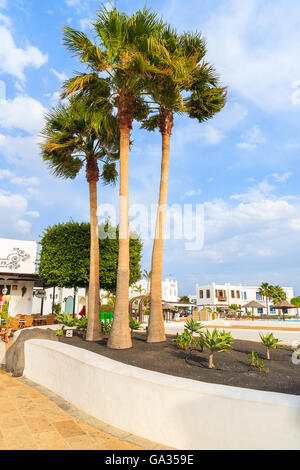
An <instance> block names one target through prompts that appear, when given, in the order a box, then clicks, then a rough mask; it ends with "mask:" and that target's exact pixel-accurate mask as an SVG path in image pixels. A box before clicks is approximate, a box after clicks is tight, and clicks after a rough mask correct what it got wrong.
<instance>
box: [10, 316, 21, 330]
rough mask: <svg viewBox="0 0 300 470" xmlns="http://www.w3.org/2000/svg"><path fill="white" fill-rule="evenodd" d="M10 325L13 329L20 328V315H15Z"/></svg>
mask: <svg viewBox="0 0 300 470" xmlns="http://www.w3.org/2000/svg"><path fill="white" fill-rule="evenodd" d="M10 327H11V329H12V331H13V332H14V331H18V330H19V329H20V323H19V318H18V317H13V318H11V320H10Z"/></svg>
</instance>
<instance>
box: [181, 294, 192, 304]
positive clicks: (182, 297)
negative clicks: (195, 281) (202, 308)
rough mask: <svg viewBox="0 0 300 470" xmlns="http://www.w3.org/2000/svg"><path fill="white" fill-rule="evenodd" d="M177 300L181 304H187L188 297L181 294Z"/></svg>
mask: <svg viewBox="0 0 300 470" xmlns="http://www.w3.org/2000/svg"><path fill="white" fill-rule="evenodd" d="M179 302H180V303H181V304H189V303H190V299H189V298H188V296H187V295H182V296H181V297H180V299H179Z"/></svg>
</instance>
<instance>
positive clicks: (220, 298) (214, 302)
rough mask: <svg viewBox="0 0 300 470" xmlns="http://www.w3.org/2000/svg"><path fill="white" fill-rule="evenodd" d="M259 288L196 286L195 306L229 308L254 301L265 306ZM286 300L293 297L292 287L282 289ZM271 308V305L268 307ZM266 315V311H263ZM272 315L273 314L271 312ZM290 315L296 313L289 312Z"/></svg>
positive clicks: (233, 285)
mask: <svg viewBox="0 0 300 470" xmlns="http://www.w3.org/2000/svg"><path fill="white" fill-rule="evenodd" d="M259 288H260V287H259V286H243V285H242V284H230V283H225V284H216V283H215V282H213V283H212V284H207V285H199V284H197V285H196V297H197V306H198V308H199V309H201V308H205V307H212V308H213V309H215V308H216V307H229V306H230V305H233V304H236V305H239V306H241V307H242V306H243V305H245V304H247V303H248V302H251V301H252V300H256V301H257V302H259V303H261V304H262V305H265V306H266V300H265V299H263V298H262V297H261V296H260V295H259V293H258V292H259ZM283 290H284V292H285V294H286V298H287V300H288V301H289V302H290V301H291V299H292V298H293V297H294V289H293V287H283ZM270 307H272V304H271V305H270ZM265 313H266V311H265ZM272 313H274V312H272ZM291 313H296V309H295V312H294V311H293V310H291Z"/></svg>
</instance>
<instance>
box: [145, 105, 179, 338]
mask: <svg viewBox="0 0 300 470" xmlns="http://www.w3.org/2000/svg"><path fill="white" fill-rule="evenodd" d="M172 127H173V113H172V111H171V110H168V109H165V108H164V107H161V108H160V132H161V134H162V161H161V179H160V190H159V202H158V210H157V216H156V227H155V239H154V243H153V251H152V265H151V285H150V315H149V326H148V336H147V342H148V343H159V342H162V341H165V340H166V335H165V327H164V317H163V310H162V269H163V250H164V225H165V218H166V205H167V196H168V178H169V161H170V138H171V132H172Z"/></svg>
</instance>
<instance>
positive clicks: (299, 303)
mask: <svg viewBox="0 0 300 470" xmlns="http://www.w3.org/2000/svg"><path fill="white" fill-rule="evenodd" d="M291 304H292V305H295V307H297V308H300V297H294V298H293V299H292V300H291Z"/></svg>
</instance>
